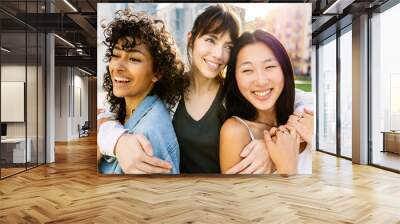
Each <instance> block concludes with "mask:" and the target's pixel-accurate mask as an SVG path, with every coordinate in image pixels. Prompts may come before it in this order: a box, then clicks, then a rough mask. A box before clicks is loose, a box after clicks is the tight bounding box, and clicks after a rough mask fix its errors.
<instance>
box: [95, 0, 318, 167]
mask: <svg viewBox="0 0 400 224" xmlns="http://www.w3.org/2000/svg"><path fill="white" fill-rule="evenodd" d="M257 32H262V31H257ZM239 35H240V25H239V20H238V18H237V17H236V15H235V14H234V13H233V12H232V11H231V10H230V9H229V7H226V6H224V5H214V6H210V7H208V8H207V9H206V10H205V11H204V12H203V13H201V14H200V15H199V16H198V17H197V18H196V20H195V22H194V25H193V28H192V30H191V31H190V32H189V33H188V35H187V41H188V43H187V55H188V61H189V66H188V67H189V68H188V70H187V71H186V72H185V73H184V75H183V78H182V80H180V79H179V78H180V77H181V76H180V75H175V76H171V80H173V79H175V78H178V80H180V81H179V82H178V81H177V80H176V81H171V83H183V84H181V85H180V87H181V88H180V89H175V90H170V89H169V88H176V87H175V86H174V85H172V84H171V85H169V86H165V88H164V89H162V91H166V92H171V91H172V92H173V93H174V97H177V98H173V99H177V100H176V101H175V102H173V101H169V102H168V101H166V100H164V99H162V100H164V103H165V104H166V105H167V108H170V113H171V117H172V124H173V130H172V132H174V135H175V134H176V137H177V141H178V145H179V157H180V158H179V160H180V162H179V168H180V171H179V172H180V173H221V172H223V173H273V172H277V173H288V174H291V173H299V171H300V173H302V170H301V169H297V166H298V164H299V162H298V161H299V156H300V157H301V156H302V155H306V156H303V157H304V158H306V159H305V160H308V161H306V162H308V163H309V164H310V167H311V152H310V147H307V148H306V149H304V148H305V147H304V146H303V147H300V141H301V139H304V140H305V139H307V140H309V139H311V138H312V137H309V135H310V134H309V133H311V136H312V123H313V121H312V120H313V119H312V115H308V114H307V113H299V112H293V111H294V110H295V109H296V107H297V109H299V108H300V107H304V105H308V106H309V107H312V101H311V102H309V101H308V99H306V98H304V97H303V98H302V94H301V93H299V92H297V91H295V89H294V81H293V72H292V69H291V64H290V60H289V58H288V57H287V60H286V59H285V60H283V61H282V60H281V59H280V57H281V54H286V56H287V53H286V51H285V50H284V48H283V47H282V46H281V45H280V46H281V47H282V48H281V49H279V50H278V51H274V49H273V50H271V48H274V47H275V45H274V46H270V43H269V42H268V43H263V42H262V41H254V42H251V43H247V42H246V41H244V42H246V44H242V46H240V45H238V44H240V43H242V42H243V38H244V37H245V35H248V34H243V36H241V37H240V38H239ZM238 38H239V39H238ZM275 40H276V39H275ZM276 41H277V40H276ZM274 43H275V42H274ZM278 43H279V41H278ZM276 44H277V43H276ZM279 44H280V43H279ZM254 45H256V47H257V48H254ZM150 46H151V45H150ZM150 46H148V47H150ZM249 47H250V48H251V49H250V50H249ZM268 49H269V51H268ZM277 52H278V53H279V55H277V54H278V53H277ZM256 53H257V54H256ZM268 53H269V54H268ZM264 54H267V56H268V57H267V58H264V60H267V61H266V62H265V63H274V65H273V66H275V67H274V69H275V70H274V72H275V73H276V74H277V73H279V72H277V71H276V70H279V69H280V70H281V73H279V74H278V75H276V74H275V73H274V74H273V75H270V74H269V72H270V71H271V70H273V69H272V67H271V66H270V65H268V66H269V68H268V74H267V75H262V74H260V73H259V69H260V68H261V67H260V65H259V64H258V63H259V60H260V58H262V57H261V55H264ZM153 59H154V56H153ZM239 59H240V61H239ZM278 59H279V60H278ZM174 60H176V61H179V60H178V59H177V58H176V55H174ZM111 61H112V60H111ZM111 61H110V63H111ZM153 61H154V60H153ZM228 62H229V64H228ZM164 63H165V62H164ZM238 63H240V64H244V65H249V66H257V67H253V71H254V73H252V74H253V75H249V73H250V71H249V70H251V69H247V70H242V69H243V67H241V69H237V68H238V67H237V66H239V64H238ZM265 63H264V64H263V65H265ZM227 64H228V67H227V74H226V79H224V70H225V69H226V66H227ZM256 68H257V70H255V69H256ZM287 68H290V71H286V70H288V69H287ZM167 71H170V70H167ZM255 71H256V72H255ZM159 72H160V71H158V73H159ZM158 73H157V72H156V73H155V75H154V76H151V77H164V76H157V74H158ZM164 73H165V72H164ZM246 74H247V75H246ZM271 77H272V80H271ZM290 77H291V80H290ZM185 78H187V79H188V81H189V82H188V86H186V85H185V81H184V80H185ZM150 80H152V78H150ZM160 80H161V79H160ZM160 80H158V79H154V81H157V82H159V81H160ZM117 81H118V80H117ZM119 81H121V82H123V81H127V80H125V79H119ZM181 81H182V82H181ZM271 81H273V82H271ZM157 82H154V83H157ZM254 83H255V84H254ZM272 83H274V84H272ZM113 84H114V83H113ZM115 84H118V83H115ZM233 86H236V89H234V88H232V87H233ZM186 87H187V88H186ZM153 88H154V87H153ZM159 90H160V91H161V89H159ZM108 91H110V90H108ZM234 91H236V92H235V93H234ZM238 93H240V94H238ZM240 97H241V98H240ZM160 98H161V97H160ZM295 98H296V99H297V100H295ZM240 100H242V103H243V104H245V105H247V106H248V107H246V108H239V110H240V111H241V112H240V113H238V112H237V111H236V110H235V109H237V108H235V103H236V102H238V103H239V102H240ZM282 104H284V105H282ZM249 108H250V110H249ZM111 112H114V114H113V115H114V119H115V118H118V119H117V120H118V121H116V120H113V119H112V118H110V117H108V118H105V117H107V116H105V115H104V114H105V113H103V116H100V117H103V119H100V120H99V133H98V145H99V148H100V152H101V154H102V155H105V156H103V157H109V158H116V160H117V161H119V164H120V166H121V170H122V172H123V173H132V174H137V173H171V171H174V170H173V169H171V167H172V164H171V163H173V162H171V160H168V159H165V158H163V157H160V156H158V155H155V154H154V152H155V151H160V150H159V148H160V147H159V145H157V144H158V143H154V140H153V141H152V140H151V139H149V138H151V137H149V136H151V135H152V134H151V133H147V134H143V133H142V132H140V131H132V130H133V129H129V127H127V125H126V121H125V120H121V119H120V117H115V110H112V108H111ZM136 113H137V111H134V112H133V115H135V114H136ZM232 116H235V117H232ZM164 117H165V116H164ZM301 119H302V120H301ZM168 120H169V122H171V120H170V119H169V117H168ZM224 122H225V124H224ZM238 122H239V123H238ZM167 123H168V122H167ZM122 124H125V127H124V126H122ZM161 124H163V123H158V122H157V121H154V125H155V126H157V127H160V125H161ZM310 124H311V125H310ZM146 125H149V124H146ZM221 127H222V130H221ZM243 127H246V129H244V128H243ZM129 130H130V131H129ZM244 130H246V132H245V131H244ZM300 130H302V133H300V132H299V131H300ZM128 131H129V132H128ZM264 131H266V134H265V137H264ZM127 132H128V133H127ZM220 133H221V136H220ZM268 137H269V138H268ZM293 139H294V140H293ZM234 142H236V144H233V143H234ZM281 142H285V143H293V144H292V145H291V147H290V148H287V147H286V146H288V145H283V144H282V143H281ZM310 143H311V142H307V144H308V145H310ZM165 147H166V146H165ZM167 148H168V147H167ZM116 152H118V153H116ZM299 154H300V155H299ZM138 155H141V156H138ZM156 161H157V162H156ZM139 164H140V165H139ZM294 167H296V168H294ZM310 169H311V168H308V169H306V172H304V173H309V172H311V171H310ZM175 171H176V170H175ZM100 172H101V170H100ZM172 173H176V172H172Z"/></svg>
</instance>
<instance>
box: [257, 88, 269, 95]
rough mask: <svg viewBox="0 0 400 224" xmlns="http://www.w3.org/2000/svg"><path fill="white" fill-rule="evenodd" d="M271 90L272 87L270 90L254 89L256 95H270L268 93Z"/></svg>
mask: <svg viewBox="0 0 400 224" xmlns="http://www.w3.org/2000/svg"><path fill="white" fill-rule="evenodd" d="M270 92H271V89H269V90H267V91H262V92H261V91H254V92H253V93H254V94H255V95H257V96H266V95H268V93H270Z"/></svg>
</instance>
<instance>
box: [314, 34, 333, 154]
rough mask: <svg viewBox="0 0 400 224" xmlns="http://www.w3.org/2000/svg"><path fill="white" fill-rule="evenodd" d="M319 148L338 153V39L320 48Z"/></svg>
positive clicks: (330, 40)
mask: <svg viewBox="0 0 400 224" xmlns="http://www.w3.org/2000/svg"><path fill="white" fill-rule="evenodd" d="M317 75H318V84H317V85H318V140H317V141H318V149H319V150H322V151H326V152H330V153H336V39H335V36H333V37H331V38H329V39H328V40H327V42H326V43H323V44H322V45H320V46H319V48H318V74H317Z"/></svg>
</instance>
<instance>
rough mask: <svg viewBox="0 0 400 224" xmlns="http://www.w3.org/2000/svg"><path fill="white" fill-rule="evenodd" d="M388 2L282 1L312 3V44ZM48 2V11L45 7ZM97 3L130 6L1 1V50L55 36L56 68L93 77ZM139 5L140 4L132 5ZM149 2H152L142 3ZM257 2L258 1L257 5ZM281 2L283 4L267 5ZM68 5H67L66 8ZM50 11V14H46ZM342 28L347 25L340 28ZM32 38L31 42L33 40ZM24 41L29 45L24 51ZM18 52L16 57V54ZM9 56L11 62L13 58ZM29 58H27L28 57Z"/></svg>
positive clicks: (84, 0)
mask: <svg viewBox="0 0 400 224" xmlns="http://www.w3.org/2000/svg"><path fill="white" fill-rule="evenodd" d="M386 1H387V0H336V1H335V0H305V1H300V0H298V1H296V0H292V1H284V2H291V3H312V36H313V41H316V40H318V39H321V38H324V36H326V35H329V32H328V31H329V29H331V31H330V32H335V31H334V29H335V28H333V31H332V27H333V26H335V24H337V21H338V20H341V19H343V18H345V17H346V16H347V17H348V19H347V20H348V21H349V22H350V23H351V17H352V16H356V15H357V14H359V13H360V12H364V11H365V10H370V9H373V8H376V7H378V6H380V5H382V4H383V3H385V2H386ZM46 2H47V7H46ZM100 2H132V1H121V0H115V1H112V0H109V1H102V0H47V1H45V0H1V2H0V27H1V30H2V33H3V34H2V46H5V45H7V48H11V49H16V51H13V52H15V53H14V55H11V56H14V57H16V58H18V57H21V56H24V55H25V56H26V55H28V56H29V55H30V54H31V52H35V49H36V46H39V47H43V46H42V45H41V43H39V45H38V43H36V42H37V41H36V39H35V37H36V36H35V35H29V34H28V36H27V40H25V37H24V35H22V36H23V37H24V38H21V35H20V34H18V33H21V32H23V33H24V32H25V30H28V31H27V32H28V33H29V32H30V31H32V32H33V31H35V32H36V31H39V32H54V33H56V34H57V35H58V36H60V37H61V38H63V39H64V40H67V41H68V42H70V43H72V44H73V45H74V47H72V46H71V45H70V44H68V43H66V42H65V41H63V40H61V39H60V38H55V45H56V46H55V48H56V49H55V53H56V65H69V66H71V65H73V66H80V67H82V68H85V69H87V70H89V71H91V72H93V74H96V58H97V57H96V47H97V45H96V26H97V24H96V23H97V20H96V19H97V12H96V9H97V3H100ZM135 2H140V1H135ZM141 2H152V1H141ZM257 2H260V1H257ZM268 2H271V3H274V2H283V1H268ZM68 3H69V4H70V5H69V4H68ZM50 11H52V13H49V12H50ZM341 25H342V26H345V25H346V24H345V23H343V24H341ZM32 38H33V39H32ZM25 41H26V42H27V43H28V45H27V46H28V47H27V50H26V51H24V49H25ZM17 52H18V53H17ZM11 56H10V59H11V58H12V57H11ZM28 58H29V57H28Z"/></svg>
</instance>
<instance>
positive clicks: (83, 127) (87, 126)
mask: <svg viewBox="0 0 400 224" xmlns="http://www.w3.org/2000/svg"><path fill="white" fill-rule="evenodd" d="M89 128H90V125H89V121H85V123H84V124H83V126H82V129H89Z"/></svg>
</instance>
